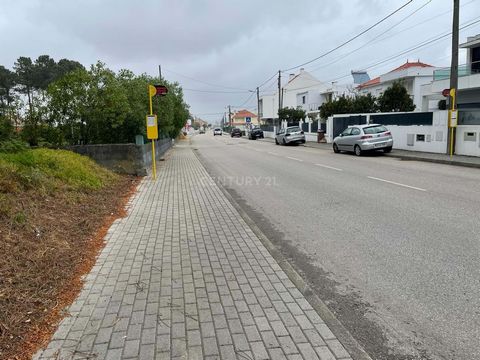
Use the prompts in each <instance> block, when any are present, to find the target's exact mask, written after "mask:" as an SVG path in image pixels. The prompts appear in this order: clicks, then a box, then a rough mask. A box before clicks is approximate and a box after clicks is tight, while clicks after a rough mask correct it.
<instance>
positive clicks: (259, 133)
mask: <svg viewBox="0 0 480 360" xmlns="http://www.w3.org/2000/svg"><path fill="white" fill-rule="evenodd" d="M248 138H249V139H250V140H257V139H263V130H262V129H260V128H259V127H254V128H253V129H252V130H250V131H249V133H248Z"/></svg>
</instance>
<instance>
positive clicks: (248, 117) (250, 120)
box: [245, 116, 252, 124]
mask: <svg viewBox="0 0 480 360" xmlns="http://www.w3.org/2000/svg"><path fill="white" fill-rule="evenodd" d="M245 122H246V123H247V124H248V123H251V122H252V118H251V117H250V116H247V117H246V118H245Z"/></svg>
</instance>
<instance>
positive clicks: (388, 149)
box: [383, 146, 392, 154]
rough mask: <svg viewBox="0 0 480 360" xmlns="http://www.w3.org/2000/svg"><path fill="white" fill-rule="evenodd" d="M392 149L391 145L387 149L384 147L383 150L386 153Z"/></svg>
mask: <svg viewBox="0 0 480 360" xmlns="http://www.w3.org/2000/svg"><path fill="white" fill-rule="evenodd" d="M390 151H392V147H391V146H389V147H386V148H385V149H383V152H384V153H385V154H388V153H389V152H390Z"/></svg>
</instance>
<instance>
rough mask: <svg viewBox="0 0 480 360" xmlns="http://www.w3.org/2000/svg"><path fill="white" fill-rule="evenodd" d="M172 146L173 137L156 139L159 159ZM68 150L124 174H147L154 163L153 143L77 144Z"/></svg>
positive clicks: (156, 152)
mask: <svg viewBox="0 0 480 360" xmlns="http://www.w3.org/2000/svg"><path fill="white" fill-rule="evenodd" d="M171 146H172V140H171V139H162V140H158V141H156V146H155V154H156V157H157V160H158V159H159V158H160V157H161V156H162V155H163V154H164V153H165V151H167V150H168V149H169V148H170V147H171ZM67 149H68V150H71V151H74V152H76V153H78V154H81V155H85V156H88V157H90V158H92V159H93V160H95V161H96V162H97V163H98V164H100V165H102V166H104V167H106V168H107V169H110V170H113V171H115V172H118V173H122V174H130V175H137V176H146V175H147V173H148V171H149V169H150V167H151V165H152V145H151V143H148V144H145V145H135V144H99V145H75V146H69V147H67Z"/></svg>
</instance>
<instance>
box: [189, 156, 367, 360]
mask: <svg viewBox="0 0 480 360" xmlns="http://www.w3.org/2000/svg"><path fill="white" fill-rule="evenodd" d="M192 151H193V153H194V154H195V156H196V157H197V159H198V160H199V161H200V163H201V164H202V166H203V167H204V169H205V170H206V171H207V173H208V174H209V175H210V176H212V174H211V171H210V170H209V169H208V167H207V166H206V164H205V160H204V159H203V158H202V156H201V155H200V154H199V153H198V151H196V150H195V149H192ZM216 184H217V185H218V188H219V189H220V190H221V191H222V193H223V194H224V195H225V197H226V198H227V199H228V201H229V202H230V203H231V204H232V206H233V207H234V208H235V210H237V211H238V213H239V214H240V216H241V217H242V219H243V220H244V221H245V222H246V224H247V225H248V226H249V227H250V228H251V229H252V231H253V232H254V233H255V235H256V236H257V237H258V238H259V239H260V241H261V242H262V244H263V245H264V246H265V247H266V248H267V250H268V251H269V253H270V255H272V257H273V258H274V259H275V260H276V261H277V263H278V265H279V266H280V267H281V268H282V270H283V271H285V273H286V274H287V276H288V278H289V279H290V280H291V281H292V282H293V283H294V285H295V286H296V287H297V289H298V290H299V291H300V292H301V293H302V294H303V296H305V299H306V300H307V301H308V302H309V303H310V305H311V306H312V307H313V309H315V311H316V312H317V313H318V314H319V315H320V317H321V318H322V320H323V321H325V323H326V324H327V325H328V327H329V328H330V330H331V331H332V332H333V333H334V335H335V336H336V337H337V338H338V340H339V341H340V342H341V343H342V345H343V346H344V347H345V349H346V350H347V351H348V353H349V354H350V355H351V356H352V358H353V360H373V359H372V358H371V357H370V356H369V355H368V354H367V352H366V351H365V350H364V349H363V348H362V346H361V345H360V344H359V343H358V342H357V340H355V339H354V338H353V336H352V335H351V334H350V332H349V331H348V330H347V329H346V328H345V327H344V326H343V325H342V323H341V322H340V321H339V320H338V319H337V318H336V317H335V315H334V314H333V313H332V312H331V311H330V310H329V309H328V307H327V305H325V303H324V302H323V301H322V300H321V299H320V298H319V297H318V296H317V295H315V293H314V292H313V291H312V290H311V288H310V286H309V285H308V284H307V282H306V281H305V280H303V278H302V277H301V276H300V274H299V273H298V272H297V271H296V270H295V269H294V268H293V266H292V265H290V263H289V262H288V260H287V259H286V258H285V257H284V256H283V254H282V253H281V251H280V250H278V249H277V248H276V247H275V245H274V244H273V243H272V242H271V241H270V240H269V239H268V238H267V236H266V235H265V234H264V233H263V232H262V230H261V229H260V228H259V227H258V226H257V225H256V223H255V222H254V221H253V220H252V219H251V218H250V216H249V215H248V214H247V212H246V211H245V210H243V208H242V207H241V206H240V204H238V203H237V201H236V200H235V199H234V198H233V197H232V195H230V193H229V192H228V190H227V189H226V188H225V187H224V186H223V185H222V184H220V183H219V182H216Z"/></svg>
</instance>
